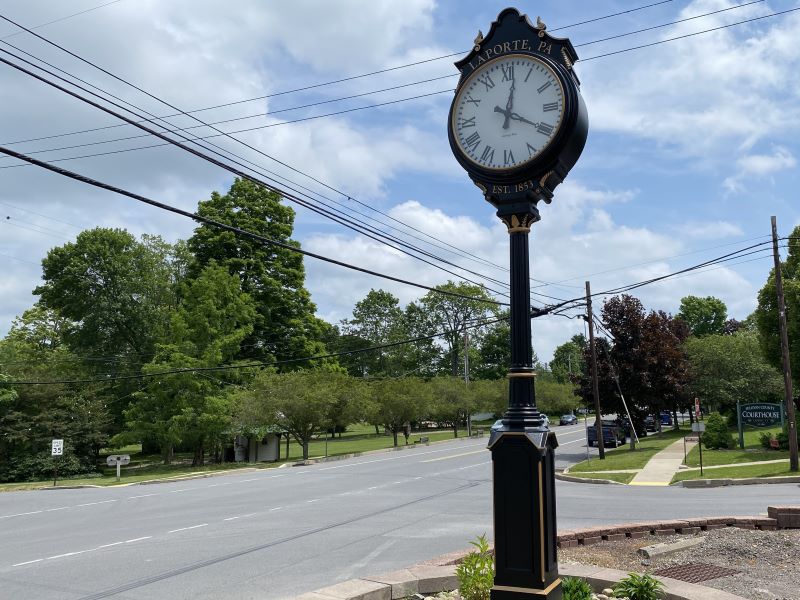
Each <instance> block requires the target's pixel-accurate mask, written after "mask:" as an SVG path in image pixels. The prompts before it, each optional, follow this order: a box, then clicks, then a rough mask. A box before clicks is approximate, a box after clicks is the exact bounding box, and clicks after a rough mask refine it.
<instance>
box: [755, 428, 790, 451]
mask: <svg viewBox="0 0 800 600" xmlns="http://www.w3.org/2000/svg"><path fill="white" fill-rule="evenodd" d="M774 439H775V438H774V436H773V435H772V433H771V432H769V431H765V432H763V433H761V434H759V436H758V442H759V443H760V444H761V447H762V448H764V449H765V450H772V440H774ZM787 442H788V439H787Z"/></svg>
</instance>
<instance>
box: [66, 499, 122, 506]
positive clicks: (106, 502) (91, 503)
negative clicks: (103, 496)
mask: <svg viewBox="0 0 800 600" xmlns="http://www.w3.org/2000/svg"><path fill="white" fill-rule="evenodd" d="M109 502H119V500H102V501H100V502H87V503H86V504H78V505H77V506H76V507H75V508H77V507H78V506H94V505H95V504H108V503H109Z"/></svg>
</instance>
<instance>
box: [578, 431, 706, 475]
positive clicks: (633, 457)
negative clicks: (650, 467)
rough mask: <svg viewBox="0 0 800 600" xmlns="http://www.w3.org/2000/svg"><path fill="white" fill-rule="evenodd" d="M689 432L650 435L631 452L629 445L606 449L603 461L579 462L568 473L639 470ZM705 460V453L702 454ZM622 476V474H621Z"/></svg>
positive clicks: (664, 432) (595, 459)
mask: <svg viewBox="0 0 800 600" xmlns="http://www.w3.org/2000/svg"><path fill="white" fill-rule="evenodd" d="M688 432H689V430H688V425H687V426H686V428H683V427H682V428H681V429H678V430H677V431H676V430H674V429H665V430H664V431H662V432H661V434H658V435H657V434H650V435H648V436H647V437H646V438H642V439H641V442H640V443H639V444H638V445H637V446H636V450H633V451H632V450H631V449H630V446H629V445H625V446H620V447H619V448H616V449H610V448H606V458H605V460H600V459H599V458H592V459H591V460H588V461H586V460H585V461H583V462H579V463H578V464H576V465H573V466H572V467H570V469H569V472H570V473H580V472H583V471H603V470H606V471H616V470H618V469H641V468H642V467H644V465H645V464H646V463H647V461H648V460H650V459H651V458H652V456H653V455H654V454H655V453H656V452H658V451H659V450H663V449H664V448H666V447H667V446H669V445H670V444H671V443H672V442H674V441H675V440H679V439H681V438H682V437H683V436H684V435H686V434H687V433H688ZM703 458H705V452H704V453H703ZM623 474H624V473H623Z"/></svg>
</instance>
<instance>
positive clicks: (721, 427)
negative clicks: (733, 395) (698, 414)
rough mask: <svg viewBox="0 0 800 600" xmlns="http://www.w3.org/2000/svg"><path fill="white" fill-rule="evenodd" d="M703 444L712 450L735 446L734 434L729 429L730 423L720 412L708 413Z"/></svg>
mask: <svg viewBox="0 0 800 600" xmlns="http://www.w3.org/2000/svg"><path fill="white" fill-rule="evenodd" d="M703 445H704V446H705V447H706V448H709V449H711V450H715V449H720V448H721V449H725V450H727V449H728V448H733V445H734V441H733V434H732V433H731V432H730V431H729V430H728V424H727V423H726V422H725V417H723V416H722V415H721V414H719V413H718V412H713V413H711V414H710V415H708V419H707V420H706V430H705V431H704V432H703Z"/></svg>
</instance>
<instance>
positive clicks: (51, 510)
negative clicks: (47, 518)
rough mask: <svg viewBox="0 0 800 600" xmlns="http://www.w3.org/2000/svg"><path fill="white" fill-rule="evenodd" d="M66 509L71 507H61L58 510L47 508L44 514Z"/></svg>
mask: <svg viewBox="0 0 800 600" xmlns="http://www.w3.org/2000/svg"><path fill="white" fill-rule="evenodd" d="M68 508H72V507H71V506H62V507H60V508H48V509H47V510H46V511H44V512H55V511H57V510H67V509H68Z"/></svg>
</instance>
